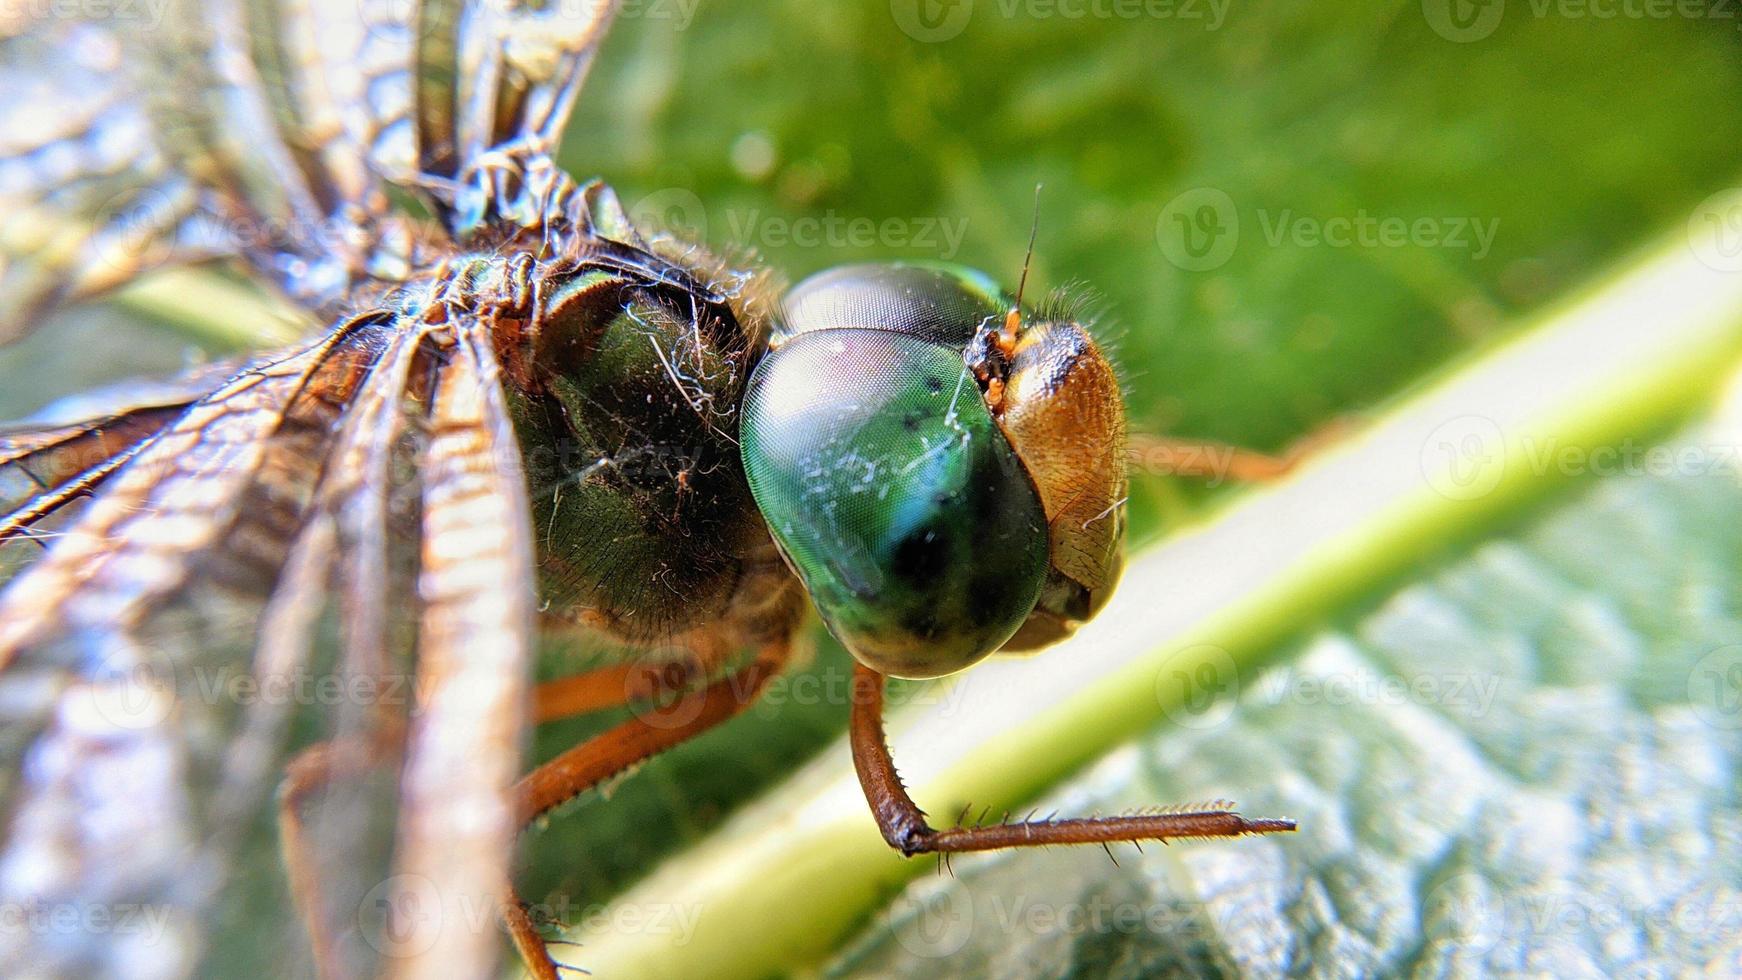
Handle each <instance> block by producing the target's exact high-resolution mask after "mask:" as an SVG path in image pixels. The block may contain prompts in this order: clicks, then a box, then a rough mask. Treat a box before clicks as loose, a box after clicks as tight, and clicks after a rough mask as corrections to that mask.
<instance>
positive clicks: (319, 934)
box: [278, 725, 401, 978]
mask: <svg viewBox="0 0 1742 980" xmlns="http://www.w3.org/2000/svg"><path fill="white" fill-rule="evenodd" d="M400 727H401V726H397V725H389V726H388V727H387V729H386V730H383V731H381V732H377V733H374V734H372V735H370V736H368V737H359V738H346V739H336V740H333V741H330V742H319V743H316V744H314V745H311V746H309V747H308V748H306V749H303V750H302V751H301V752H299V753H297V754H296V756H295V757H294V758H292V759H291V760H290V763H289V764H288V765H286V766H285V769H284V780H283V781H282V782H281V783H279V786H278V841H279V844H278V846H279V851H280V853H282V854H283V856H284V866H285V873H286V875H287V876H288V877H289V879H290V897H291V902H292V903H293V904H294V905H295V906H296V911H297V916H298V917H299V918H301V919H302V922H303V926H304V929H305V931H306V932H307V934H308V937H309V944H310V945H311V946H312V947H313V951H314V962H315V971H316V974H317V975H318V976H320V977H322V978H326V977H339V976H344V975H345V970H344V968H343V965H342V964H341V963H340V962H339V961H338V959H337V956H336V952H335V950H334V948H333V944H332V936H331V935H329V934H328V931H327V929H326V927H325V922H324V919H323V917H322V915H321V908H322V905H321V897H320V881H319V877H320V876H319V875H318V874H317V873H316V868H315V862H314V859H313V854H314V851H313V849H312V848H311V847H310V846H309V844H308V841H307V840H306V839H305V837H304V835H303V821H302V809H303V805H304V804H305V803H306V802H307V801H308V798H309V797H310V796H311V795H313V794H314V793H316V792H318V791H320V790H321V789H324V788H325V787H327V786H330V785H332V784H333V783H336V782H343V781H344V780H347V779H355V778H358V777H360V776H365V775H367V774H369V773H370V772H371V771H373V770H374V769H375V767H377V766H379V765H381V764H382V763H383V762H385V761H386V760H387V759H388V758H390V757H391V756H392V754H393V752H394V747H395V745H396V744H397V739H398V735H399V729H400Z"/></svg>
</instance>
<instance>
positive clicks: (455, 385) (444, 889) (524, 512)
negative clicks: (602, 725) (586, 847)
mask: <svg viewBox="0 0 1742 980" xmlns="http://www.w3.org/2000/svg"><path fill="white" fill-rule="evenodd" d="M454 340H455V343H454V347H453V349H452V352H451V359H450V360H449V361H448V363H447V365H446V366H445V369H444V370H443V371H442V372H441V374H440V375H439V376H438V377H437V378H436V381H435V389H434V391H433V393H432V394H433V410H432V412H431V415H430V442H429V447H428V451H427V454H426V457H425V459H424V462H423V465H422V466H421V467H420V472H421V474H422V479H423V493H422V512H423V555H422V559H423V560H422V565H421V571H420V573H419V577H418V583H417V591H418V595H419V596H420V597H421V599H422V602H423V607H422V619H421V623H420V627H419V633H418V659H417V685H416V689H417V707H418V711H417V714H416V719H415V723H414V724H413V726H412V728H411V731H410V739H409V742H408V744H407V747H406V757H405V764H404V768H403V772H402V776H401V782H400V785H401V791H402V793H403V799H402V806H401V809H400V821H399V826H398V833H397V849H396V853H397V860H396V875H395V881H396V882H397V884H396V888H397V889H398V890H399V891H400V892H401V893H402V894H404V895H410V894H423V895H427V896H430V897H431V898H433V900H434V902H435V904H434V911H435V912H436V914H435V915H434V916H429V915H427V914H425V915H418V914H415V913H416V912H425V913H427V912H428V911H429V904H428V903H427V902H421V903H419V906H418V907H416V908H414V909H409V910H410V911H413V912H414V914H413V915H412V916H410V917H409V919H408V921H407V922H405V923H403V925H404V926H405V927H406V928H404V929H401V930H400V934H402V935H409V936H412V937H414V941H416V942H417V946H418V948H416V949H415V950H410V951H408V952H409V953H410V954H411V955H407V956H405V957H403V958H401V959H399V960H398V961H397V962H396V963H395V965H394V969H393V971H392V972H393V975H395V976H399V977H415V976H442V975H456V972H455V971H457V974H458V975H475V976H483V975H487V974H488V973H490V972H491V966H492V964H493V963H494V962H495V958H496V956H497V952H498V947H499V936H500V933H499V932H498V931H497V930H496V929H495V928H494V925H495V923H494V921H492V922H490V923H489V926H490V927H488V928H484V929H479V928H477V919H478V915H479V911H480V910H481V909H484V910H492V912H493V910H495V909H496V908H497V906H498V903H499V902H500V901H501V900H502V897H503V895H504V889H505V888H506V885H507V882H508V870H509V858H510V855H511V854H512V852H513V845H514V840H515V837H516V835H517V833H518V832H519V829H520V828H519V826H518V825H517V824H516V823H515V808H514V805H513V798H512V794H511V789H512V787H513V785H514V781H515V780H516V779H517V778H518V777H519V775H520V771H519V770H520V764H521V762H520V760H521V737H522V732H523V731H524V725H525V723H526V715H525V711H526V707H527V699H528V689H527V683H528V678H529V676H530V672H531V657H532V635H533V623H534V620H533V610H534V604H535V603H534V587H533V581H534V579H533V577H532V567H533V555H532V540H531V523H530V522H531V518H530V515H529V511H528V506H527V499H526V483H525V477H524V474H523V472H522V468H521V461H520V452H519V446H518V444H517V443H516V441H515V436H514V431H513V427H512V424H511V423H510V421H509V416H508V409H507V404H506V400H505V396H504V393H503V390H502V385H501V379H500V375H499V371H498V367H497V364H496V360H495V355H494V353H493V344H492V340H491V338H490V336H489V333H488V331H487V330H486V329H484V328H483V327H482V326H481V325H479V324H477V323H469V324H462V325H460V326H459V327H458V328H457V329H456V331H455V336H454ZM395 907H396V908H398V907H405V906H395Z"/></svg>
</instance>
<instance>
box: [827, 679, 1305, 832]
mask: <svg viewBox="0 0 1742 980" xmlns="http://www.w3.org/2000/svg"><path fill="white" fill-rule="evenodd" d="M883 683H884V678H883V675H882V674H879V673H877V672H876V671H874V670H872V669H870V668H869V667H866V666H864V665H863V664H858V665H855V666H854V669H853V711H852V724H851V728H850V730H849V740H850V742H851V743H852V748H853V768H854V769H855V770H857V771H858V773H859V785H860V786H862V787H863V788H864V790H865V800H866V802H867V803H869V804H870V805H871V812H872V813H873V814H874V815H875V816H876V817H877V826H878V829H880V830H882V831H883V839H884V840H886V841H888V842H889V846H891V847H893V848H895V849H896V850H899V851H900V852H901V853H902V854H904V855H907V856H909V857H911V856H913V855H915V854H952V853H961V852H963V851H995V850H999V849H1001V848H1005V847H1033V846H1036V845H1042V844H1103V845H1105V844H1110V843H1116V842H1119V841H1130V842H1133V843H1136V842H1138V841H1145V840H1169V839H1171V838H1175V837H1239V836H1241V835H1244V834H1273V833H1279V832H1282V831H1291V830H1294V821H1293V820H1248V819H1246V818H1245V817H1242V816H1241V815H1239V814H1238V813H1235V812H1233V811H1232V810H1206V811H1202V812H1198V813H1156V814H1143V815H1136V816H1125V817H1092V818H1076V819H1067V820H1035V821H1023V822H1021V823H1002V824H994V825H992V826H986V827H953V828H950V829H947V830H936V829H934V828H933V827H932V826H931V825H930V824H928V823H926V821H925V812H924V811H922V810H921V809H920V808H919V807H918V806H916V805H915V804H914V802H913V799H912V797H910V796H908V795H907V790H906V789H905V788H904V787H903V786H902V785H901V777H900V776H899V775H897V774H896V771H895V761H894V760H893V759H892V758H891V757H890V755H889V744H888V742H887V741H886V740H885V739H884V735H883Z"/></svg>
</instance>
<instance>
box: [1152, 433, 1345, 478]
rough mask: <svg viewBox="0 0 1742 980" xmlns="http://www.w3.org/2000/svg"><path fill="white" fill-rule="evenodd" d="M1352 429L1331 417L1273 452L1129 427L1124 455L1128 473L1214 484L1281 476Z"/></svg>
mask: <svg viewBox="0 0 1742 980" xmlns="http://www.w3.org/2000/svg"><path fill="white" fill-rule="evenodd" d="M1352 428H1354V423H1353V422H1352V421H1349V420H1344V419H1338V420H1335V421H1333V422H1331V423H1330V424H1328V425H1325V426H1323V427H1321V428H1320V429H1318V430H1316V431H1314V432H1311V433H1309V434H1307V435H1306V436H1305V437H1303V438H1301V439H1299V440H1297V441H1295V442H1294V443H1292V444H1290V445H1289V446H1288V447H1287V448H1285V449H1284V450H1283V451H1282V452H1281V453H1277V454H1270V453H1261V452H1258V451H1257V450H1254V449H1246V448H1243V447H1241V446H1235V445H1232V444H1230V443H1225V442H1215V441H1213V440H1208V439H1180V438H1175V437H1173V436H1158V435H1153V434H1151V433H1147V432H1133V433H1131V435H1130V438H1129V440H1128V441H1129V445H1128V446H1127V447H1126V455H1127V457H1128V458H1129V460H1130V464H1131V469H1132V470H1133V471H1134V472H1140V473H1147V474H1150V475H1152V476H1187V477H1194V478H1197V479H1202V480H1209V481H1212V482H1214V483H1222V482H1237V483H1261V482H1263V481H1265V480H1276V479H1280V478H1282V477H1284V476H1287V475H1288V474H1289V473H1290V472H1292V471H1293V470H1294V468H1295V467H1297V466H1299V465H1300V464H1301V463H1302V462H1304V461H1306V460H1307V459H1309V458H1311V457H1312V455H1313V454H1314V453H1316V452H1318V451H1319V450H1321V449H1324V448H1325V447H1326V446H1328V445H1331V444H1333V443H1335V442H1337V441H1338V440H1339V439H1341V438H1342V437H1344V436H1345V435H1347V434H1348V433H1349V431H1350V430H1351V429H1352Z"/></svg>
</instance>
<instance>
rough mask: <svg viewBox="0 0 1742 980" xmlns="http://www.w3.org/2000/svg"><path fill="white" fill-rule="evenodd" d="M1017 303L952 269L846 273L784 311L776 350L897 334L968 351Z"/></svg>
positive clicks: (800, 291) (813, 285) (826, 277)
mask: <svg viewBox="0 0 1742 980" xmlns="http://www.w3.org/2000/svg"><path fill="white" fill-rule="evenodd" d="M1014 302H1015V301H1014V300H1013V299H1012V298H1011V297H1009V296H1007V295H1005V294H1004V291H1003V290H1001V289H1000V288H999V287H998V284H997V283H995V282H993V281H992V277H990V276H988V275H986V274H985V273H984V272H980V271H977V270H975V269H969V268H967V267H965V266H959V265H951V264H948V263H944V262H892V263H865V264H861V265H842V266H836V267H835V268H832V269H826V270H824V271H822V272H819V273H817V274H816V275H814V276H811V277H810V278H809V279H806V280H805V281H803V282H801V283H799V284H798V285H797V286H794V287H793V288H792V291H791V292H790V293H788V294H787V296H786V301H785V302H784V303H783V304H782V309H781V317H780V319H781V321H782V323H783V324H786V326H782V327H781V328H779V329H778V330H777V332H776V335H775V336H776V342H779V341H782V340H784V339H785V338H787V337H790V336H793V335H795V334H798V333H808V332H810V331H812V330H834V329H838V328H841V327H867V328H871V329H875V330H893V331H895V332H897V333H905V334H909V335H911V336H915V337H922V338H924V339H926V340H932V341H936V342H938V343H940V344H947V345H948V346H951V347H954V348H955V349H956V350H958V351H959V350H961V349H962V347H963V346H964V345H966V344H967V343H968V341H969V340H971V339H973V336H974V331H975V330H976V329H977V328H978V327H979V326H980V324H981V322H982V321H984V320H986V319H987V318H988V317H993V318H999V319H1002V318H1003V316H1004V313H1005V311H1007V310H1009V309H1010V307H1011V305H1012V304H1013V303H1014Z"/></svg>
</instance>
